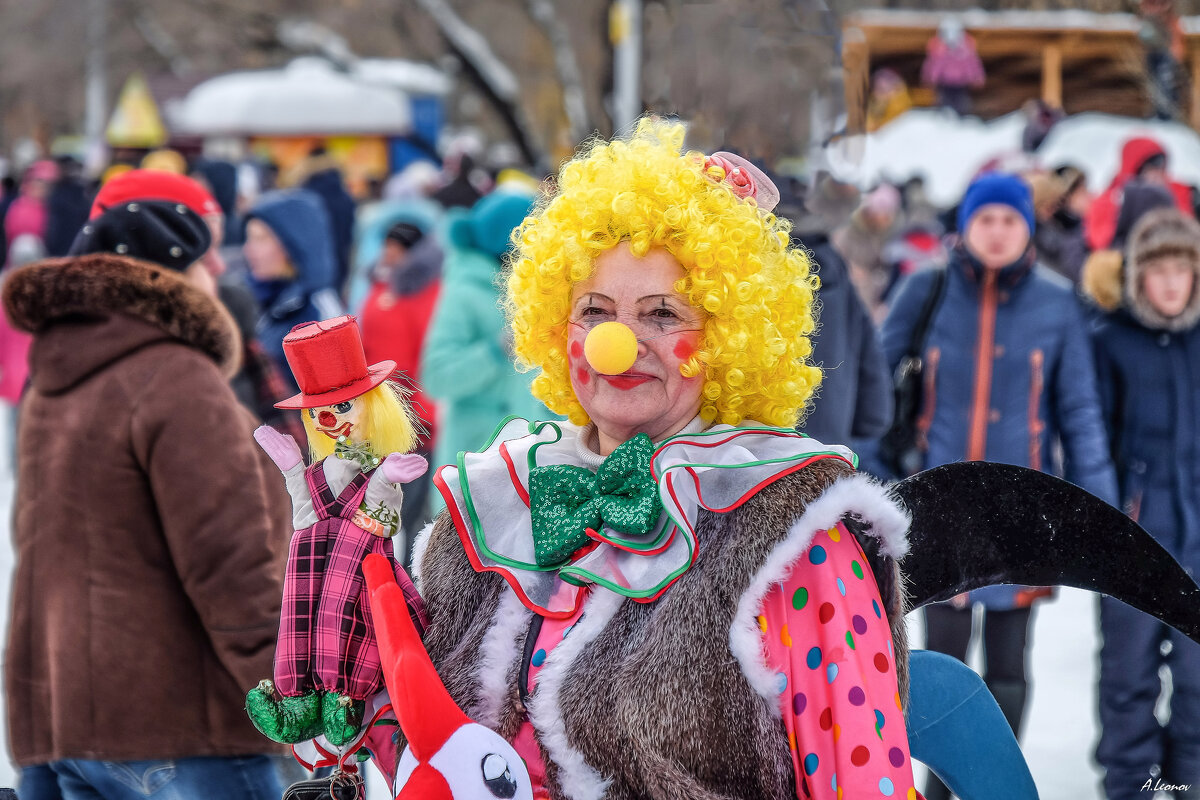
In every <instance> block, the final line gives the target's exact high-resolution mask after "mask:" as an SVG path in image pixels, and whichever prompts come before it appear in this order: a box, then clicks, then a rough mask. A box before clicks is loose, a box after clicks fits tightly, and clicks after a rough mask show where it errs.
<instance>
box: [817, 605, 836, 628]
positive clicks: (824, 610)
mask: <svg viewBox="0 0 1200 800" xmlns="http://www.w3.org/2000/svg"><path fill="white" fill-rule="evenodd" d="M833 614H834V608H833V603H821V608H820V609H819V610H818V611H817V619H818V620H820V622H821V624H822V625H824V624H825V623H827V622H829V620H831V619H833Z"/></svg>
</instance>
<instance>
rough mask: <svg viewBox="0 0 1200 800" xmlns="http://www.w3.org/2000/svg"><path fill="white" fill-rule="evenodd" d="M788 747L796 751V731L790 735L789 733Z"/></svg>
mask: <svg viewBox="0 0 1200 800" xmlns="http://www.w3.org/2000/svg"><path fill="white" fill-rule="evenodd" d="M788 747H789V748H791V749H792V750H795V749H796V732H795V731H791V732H790V733H788Z"/></svg>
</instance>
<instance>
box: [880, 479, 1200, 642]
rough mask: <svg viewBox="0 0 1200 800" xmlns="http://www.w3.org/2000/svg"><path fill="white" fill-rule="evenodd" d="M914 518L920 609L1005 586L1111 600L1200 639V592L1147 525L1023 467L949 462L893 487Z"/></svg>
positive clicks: (913, 595) (910, 576) (913, 590)
mask: <svg viewBox="0 0 1200 800" xmlns="http://www.w3.org/2000/svg"><path fill="white" fill-rule="evenodd" d="M893 491H894V493H895V495H896V496H897V498H898V499H899V500H900V501H901V502H903V504H904V505H905V506H907V507H908V510H909V513H910V514H912V527H911V528H910V530H909V534H908V536H909V552H908V555H907V556H905V557H904V560H903V561H901V562H900V566H901V567H902V569H903V570H904V573H905V577H906V578H907V584H908V586H907V589H908V595H909V600H910V603H911V607H912V608H919V607H921V606H923V605H926V604H928V603H934V602H937V601H940V600H949V599H950V598H951V597H953V596H954V595H956V594H959V593H960V592H965V591H968V590H970V589H979V588H982V587H984V586H992V585H994V584H1000V583H1015V584H1027V585H1030V586H1073V587H1075V588H1078V589H1088V590H1090V591H1093V592H1099V593H1101V594H1107V595H1110V596H1111V597H1114V598H1116V599H1118V600H1121V601H1123V602H1125V603H1128V604H1129V605H1131V606H1133V607H1134V608H1136V609H1138V610H1139V611H1144V612H1145V613H1147V614H1150V615H1151V616H1154V617H1157V618H1158V619H1160V620H1162V621H1163V622H1165V623H1167V624H1168V625H1170V626H1171V627H1173V628H1175V629H1176V630H1178V631H1180V632H1181V633H1183V634H1184V635H1186V636H1188V637H1190V638H1191V639H1192V640H1194V641H1196V642H1200V586H1197V585H1196V582H1195V581H1194V580H1192V578H1191V576H1190V575H1188V573H1187V572H1186V571H1185V570H1184V569H1183V567H1182V566H1180V565H1179V562H1178V561H1176V560H1175V559H1174V558H1173V557H1172V556H1171V554H1170V553H1168V552H1167V551H1166V549H1165V548H1163V546H1162V545H1160V544H1159V543H1158V542H1157V541H1155V539H1154V538H1153V537H1152V536H1151V535H1150V534H1149V533H1147V532H1146V531H1145V530H1144V529H1143V528H1142V527H1141V526H1139V525H1138V524H1137V523H1135V522H1133V521H1132V520H1131V519H1129V517H1127V516H1125V515H1124V514H1122V513H1121V512H1120V511H1118V510H1117V509H1115V508H1113V507H1112V506H1110V505H1109V504H1108V503H1105V502H1104V501H1103V500H1101V499H1099V498H1098V497H1096V496H1095V495H1092V494H1090V493H1088V492H1086V491H1084V490H1083V489H1080V488H1079V487H1078V486H1075V485H1074V484H1070V483H1067V482H1066V481H1064V480H1060V479H1058V478H1055V477H1054V476H1052V475H1047V474H1045V473H1043V472H1038V471H1036V470H1032V469H1025V468H1024V467H1014V466H1010V465H1008V464H991V463H987V462H983V461H970V462H961V463H957V464H946V465H944V466H940V467H935V468H934V469H930V470H926V471H924V472H919V473H917V474H916V475H913V476H912V477H911V478H907V479H905V480H903V481H901V482H900V483H898V484H896V485H895V486H894V487H893Z"/></svg>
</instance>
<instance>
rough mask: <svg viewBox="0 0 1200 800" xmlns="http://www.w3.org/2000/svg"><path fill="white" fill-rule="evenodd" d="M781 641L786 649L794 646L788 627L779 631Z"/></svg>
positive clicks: (785, 626)
mask: <svg viewBox="0 0 1200 800" xmlns="http://www.w3.org/2000/svg"><path fill="white" fill-rule="evenodd" d="M779 641H780V643H781V644H783V646H784V647H791V646H792V635H791V634H790V633H788V629H787V625H784V626H783V627H782V628H780V629H779Z"/></svg>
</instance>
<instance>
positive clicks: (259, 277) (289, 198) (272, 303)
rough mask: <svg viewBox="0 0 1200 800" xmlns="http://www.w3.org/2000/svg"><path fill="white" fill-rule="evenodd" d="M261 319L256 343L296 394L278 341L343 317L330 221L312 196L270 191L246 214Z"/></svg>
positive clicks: (248, 254)
mask: <svg viewBox="0 0 1200 800" xmlns="http://www.w3.org/2000/svg"><path fill="white" fill-rule="evenodd" d="M242 252H243V253H245V255H246V263H247V264H248V266H249V269H250V288H251V289H252V290H253V291H254V294H255V297H256V299H257V300H258V304H259V306H260V307H261V308H262V316H261V317H260V318H259V320H258V339H259V341H260V342H262V345H263V347H264V348H265V349H266V351H267V354H268V355H270V356H271V358H273V359H274V360H275V364H276V366H277V367H279V370H280V372H281V373H282V374H283V375H284V376H285V379H286V380H287V381H289V384H290V385H289V388H291V390H292V393H293V394H294V393H295V392H297V391H299V387H295V386H294V385H291V384H294V382H295V379H294V378H293V377H291V375H292V372H291V369H290V368H289V367H288V364H287V359H286V358H285V357H284V355H283V337H284V336H287V334H288V331H290V330H291V329H292V328H294V327H295V326H297V325H299V324H300V323H302V322H316V321H318V320H323V319H330V318H331V317H336V316H339V315H341V314H343V313H345V312H344V310H343V309H342V303H341V300H339V299H338V294H337V288H336V287H337V283H336V281H337V269H338V268H337V260H336V259H335V258H334V240H333V234H332V232H331V229H330V226H329V217H328V215H327V214H326V213H325V208H324V206H323V205H322V204H321V201H320V199H319V198H318V197H317V196H316V195H314V194H313V193H312V192H306V191H300V190H294V189H293V190H288V191H280V192H269V193H267V194H265V195H263V196H262V197H261V198H259V201H258V202H257V203H256V204H255V205H254V207H253V208H252V209H251V210H250V213H249V214H247V215H246V243H245V245H243V246H242Z"/></svg>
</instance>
